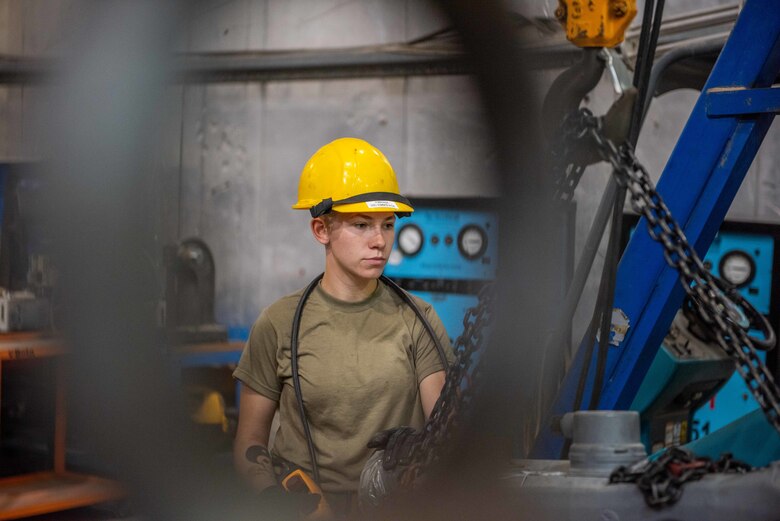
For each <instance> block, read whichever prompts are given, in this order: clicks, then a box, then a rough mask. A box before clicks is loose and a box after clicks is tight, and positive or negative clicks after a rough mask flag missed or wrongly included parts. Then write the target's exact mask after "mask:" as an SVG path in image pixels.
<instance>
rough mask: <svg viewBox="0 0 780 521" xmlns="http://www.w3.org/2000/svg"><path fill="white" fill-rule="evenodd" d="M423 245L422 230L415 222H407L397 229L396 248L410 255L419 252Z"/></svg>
mask: <svg viewBox="0 0 780 521" xmlns="http://www.w3.org/2000/svg"><path fill="white" fill-rule="evenodd" d="M422 245H423V232H422V230H421V229H420V227H419V226H417V225H415V224H407V225H406V226H404V227H403V228H401V229H400V230H399V231H398V249H399V250H401V253H403V254H404V255H407V256H409V257H411V256H412V255H417V254H418V253H420V250H421V249H422Z"/></svg>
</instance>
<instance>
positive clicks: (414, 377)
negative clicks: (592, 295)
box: [234, 138, 452, 515]
mask: <svg viewBox="0 0 780 521" xmlns="http://www.w3.org/2000/svg"><path fill="white" fill-rule="evenodd" d="M293 208H294V209H308V210H309V211H310V212H311V214H312V219H311V222H310V228H311V233H312V235H313V236H314V239H315V240H317V241H318V242H319V243H320V244H322V245H323V246H324V250H325V270H324V273H323V275H322V276H321V279H319V280H317V279H315V281H313V283H312V284H310V285H309V287H307V288H306V289H302V290H299V291H297V292H295V293H293V294H292V295H289V296H286V297H283V298H281V299H280V300H278V301H277V302H275V303H274V304H272V305H271V306H269V307H268V308H266V309H265V310H264V311H263V312H262V313H261V315H260V317H259V318H258V319H257V321H256V322H255V324H254V326H253V328H252V331H251V333H250V337H249V340H248V341H247V344H246V347H245V348H244V352H243V354H242V356H241V360H240V362H239V364H238V367H237V369H236V370H235V373H234V377H235V378H237V379H238V380H240V381H241V383H242V385H241V397H240V404H241V405H240V410H239V424H238V431H237V435H236V440H235V450H234V461H235V465H236V468H237V470H238V472H239V473H240V474H241V475H242V476H244V477H245V478H246V479H247V481H248V482H249V483H250V484H251V485H252V486H253V487H254V488H255V489H257V490H263V489H266V488H268V487H274V486H276V484H277V481H276V476H275V474H274V472H273V468H272V464H271V456H273V458H274V459H275V460H279V461H285V462H287V463H289V464H292V465H294V466H299V467H301V468H302V469H304V470H305V471H306V472H307V473H310V474H312V475H313V476H315V477H316V478H318V480H319V484H320V486H321V488H322V491H323V492H324V496H325V499H326V500H327V501H328V503H329V504H330V505H331V507H332V508H333V509H334V510H335V511H336V512H337V514H342V515H343V514H346V513H348V512H349V511H350V509H352V508H354V504H355V495H356V491H357V488H358V481H359V478H360V471H361V470H362V468H363V464H364V463H365V461H366V460H367V459H368V457H369V456H370V453H371V451H370V449H368V448H367V447H366V444H367V443H368V441H369V440H370V439H371V437H372V436H373V435H374V434H375V433H377V432H379V431H382V430H385V429H390V428H394V427H398V426H401V425H407V426H411V427H414V428H418V429H419V428H420V427H422V425H423V423H424V421H425V419H426V417H427V416H428V415H429V414H430V412H431V409H432V408H433V405H434V403H435V402H436V400H437V399H438V397H439V394H440V392H441V389H442V386H443V385H444V377H445V369H446V367H445V364H444V363H443V358H446V359H447V360H450V361H451V360H452V348H451V346H450V344H449V340H448V337H447V334H446V332H445V330H444V327H443V325H442V323H441V321H440V320H439V317H438V316H437V315H436V312H435V311H434V310H433V308H432V307H431V306H430V305H429V304H427V303H425V302H424V301H422V300H420V299H418V298H416V297H411V296H410V295H408V294H406V295H405V296H404V294H402V293H400V292H398V291H397V290H395V289H393V288H392V287H391V286H390V285H388V283H387V282H386V281H383V280H381V279H380V276H381V275H382V271H383V269H384V267H385V264H386V263H387V259H388V257H389V255H390V251H391V249H392V247H393V241H394V239H395V223H396V220H397V219H398V218H399V217H401V216H404V215H408V214H409V213H411V212H413V211H414V209H413V208H412V206H411V204H410V202H409V201H408V200H407V199H406V198H404V197H403V196H401V195H400V193H399V189H398V182H397V180H396V177H395V173H394V171H393V168H392V167H391V166H390V163H389V162H388V160H387V159H386V158H385V156H384V155H383V154H382V152H380V151H379V150H378V149H376V148H375V147H373V146H372V145H371V144H369V143H367V142H365V141H363V140H360V139H354V138H342V139H337V140H336V141H333V142H332V143H329V144H327V145H325V146H324V147H322V148H321V149H320V150H318V151H317V152H316V153H315V154H314V155H313V156H312V157H311V159H309V161H308V163H307V164H306V166H305V167H304V169H303V172H302V173H301V177H300V182H299V185H298V202H297V203H296V204H295V205H294V206H293ZM405 299H410V300H411V303H410V302H407V301H406V300H405ZM414 307H417V311H415V309H414ZM418 313H419V314H418ZM425 320H427V321H428V322H429V325H428V326H427V327H426V324H425ZM429 328H430V329H429ZM431 329H432V332H433V333H434V335H435V336H436V337H437V339H438V342H439V345H437V342H436V341H435V340H434V338H433V336H434V335H431V334H430V333H431ZM293 351H295V356H293ZM299 404H302V405H303V414H301V407H300V405H299ZM277 410H278V411H279V430H278V432H277V434H276V437H275V442H274V446H273V448H271V449H270V453H269V451H268V449H267V447H268V442H269V437H270V433H271V421H272V419H273V417H274V413H275V412H276V411H277ZM312 456H313V458H312ZM313 460H314V461H313Z"/></svg>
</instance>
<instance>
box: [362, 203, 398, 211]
mask: <svg viewBox="0 0 780 521" xmlns="http://www.w3.org/2000/svg"><path fill="white" fill-rule="evenodd" d="M366 206H368V207H369V208H392V209H393V210H398V205H397V204H395V203H394V202H393V201H366Z"/></svg>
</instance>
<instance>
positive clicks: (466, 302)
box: [385, 200, 498, 339]
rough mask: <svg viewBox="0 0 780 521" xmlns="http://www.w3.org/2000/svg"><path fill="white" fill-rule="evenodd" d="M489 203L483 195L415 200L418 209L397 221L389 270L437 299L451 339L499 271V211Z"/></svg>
mask: <svg viewBox="0 0 780 521" xmlns="http://www.w3.org/2000/svg"><path fill="white" fill-rule="evenodd" d="M489 207H490V202H489V201H479V200H470V201H464V200H415V211H414V213H413V214H412V215H411V216H410V217H407V218H404V219H402V220H400V221H399V222H398V224H397V225H396V240H395V245H394V246H393V250H392V252H391V254H390V258H389V259H388V262H387V266H386V267H385V275H387V276H388V277H390V278H391V279H393V280H394V281H395V282H397V283H398V284H399V285H400V286H401V287H402V288H404V289H406V290H408V291H411V292H412V293H414V294H415V295H417V296H419V297H420V298H422V299H423V300H425V301H427V302H429V303H430V304H432V305H433V307H434V309H435V310H436V313H437V314H438V315H439V317H440V318H441V320H442V322H443V323H444V327H445V329H446V330H447V333H448V334H449V336H450V339H455V338H457V337H458V336H459V335H460V334H461V332H462V331H463V317H464V315H465V314H466V310H467V309H469V308H470V307H473V306H475V305H476V304H477V294H478V293H479V291H480V289H482V287H483V286H484V285H485V284H486V283H488V282H490V281H492V280H494V279H495V277H496V268H497V264H498V216H497V215H496V213H495V212H494V211H490V210H489Z"/></svg>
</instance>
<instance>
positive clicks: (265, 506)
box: [260, 486, 321, 520]
mask: <svg viewBox="0 0 780 521" xmlns="http://www.w3.org/2000/svg"><path fill="white" fill-rule="evenodd" d="M320 499H321V496H320V495H319V494H309V493H308V492H287V491H286V490H284V489H283V488H282V487H279V486H275V487H268V488H267V489H265V490H263V491H262V492H260V500H261V502H262V510H263V512H264V513H268V514H269V515H268V516H264V518H266V519H279V520H282V519H295V520H297V519H302V518H303V517H304V516H306V515H308V514H311V513H312V512H314V510H315V509H316V508H317V505H318V504H319V502H320Z"/></svg>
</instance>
